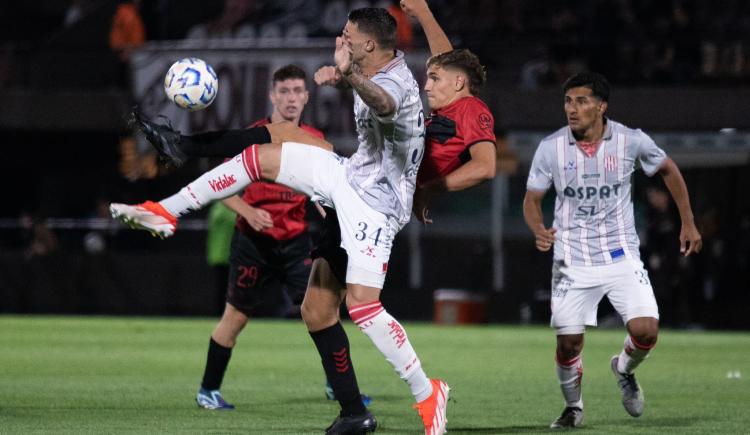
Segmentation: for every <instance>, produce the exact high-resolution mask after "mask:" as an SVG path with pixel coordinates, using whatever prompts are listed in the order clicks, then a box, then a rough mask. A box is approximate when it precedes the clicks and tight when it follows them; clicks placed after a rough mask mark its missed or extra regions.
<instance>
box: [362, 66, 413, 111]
mask: <svg viewBox="0 0 750 435" xmlns="http://www.w3.org/2000/svg"><path fill="white" fill-rule="evenodd" d="M371 80H372V82H373V83H375V84H376V85H378V86H380V87H381V88H383V90H384V91H385V92H386V93H387V94H388V95H390V96H391V98H393V102H394V104H395V105H396V110H394V111H393V113H392V114H390V115H388V116H379V115H377V114H375V116H376V117H377V118H378V119H379V120H380V121H382V122H391V121H393V120H394V119H395V118H396V115H398V111H399V108H400V107H401V105H402V104H403V102H404V100H405V99H406V95H407V89H406V87H405V86H404V84H403V82H401V81H400V80H398V79H397V78H395V77H391V76H389V75H388V74H383V73H379V74H375V76H374V77H373V78H372V79H371ZM372 113H375V112H374V111H373V112H372Z"/></svg>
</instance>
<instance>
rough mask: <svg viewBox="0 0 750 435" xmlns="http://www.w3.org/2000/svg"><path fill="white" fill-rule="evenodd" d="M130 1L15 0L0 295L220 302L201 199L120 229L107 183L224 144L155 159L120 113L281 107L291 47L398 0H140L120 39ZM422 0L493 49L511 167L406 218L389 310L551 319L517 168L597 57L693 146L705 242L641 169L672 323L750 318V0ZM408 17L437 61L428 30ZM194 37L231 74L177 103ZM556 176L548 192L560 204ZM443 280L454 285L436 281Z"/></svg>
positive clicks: (0, 216)
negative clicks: (178, 215) (204, 95)
mask: <svg viewBox="0 0 750 435" xmlns="http://www.w3.org/2000/svg"><path fill="white" fill-rule="evenodd" d="M119 3H121V2H118V1H113V0H71V1H62V0H38V1H34V2H18V3H17V4H15V5H14V6H13V8H3V20H2V21H3V25H2V26H0V101H1V102H2V109H0V137H2V149H3V157H2V158H1V159H0V173H1V174H2V179H3V183H2V185H3V189H2V191H3V196H2V205H0V247H1V249H0V313H54V314H117V315H121V314H129V315H190V316H214V315H216V314H217V313H216V310H215V308H214V307H215V306H216V302H217V301H216V298H217V297H218V296H217V295H216V292H215V291H213V287H214V283H213V280H212V277H211V275H210V271H209V266H208V265H207V264H206V257H205V242H206V215H205V213H199V214H196V215H195V216H193V217H191V218H190V219H186V220H185V221H184V222H183V223H182V225H181V229H180V231H179V232H178V233H177V235H176V236H175V237H173V238H171V239H169V240H166V241H160V240H156V239H152V238H151V237H150V236H148V235H147V234H145V233H140V232H135V231H131V230H128V229H125V228H122V227H121V226H119V225H117V224H116V223H115V222H113V221H111V220H110V219H109V218H108V213H107V204H108V203H109V202H112V201H117V202H140V201H142V200H144V199H147V198H160V197H162V196H163V195H165V194H168V193H172V192H173V191H176V189H177V188H178V187H180V186H181V185H183V184H184V183H185V182H187V181H189V180H191V179H192V178H194V177H195V176H196V175H197V174H199V173H200V172H202V171H203V170H205V169H206V168H208V167H210V166H211V165H212V164H213V163H215V162H211V161H208V160H202V161H196V162H194V163H193V164H191V165H189V166H188V167H187V168H184V169H181V170H179V171H169V170H165V169H164V168H160V167H158V166H157V165H156V162H155V156H154V155H153V154H151V153H150V151H149V149H148V148H149V147H148V146H147V145H146V144H144V143H142V142H140V141H139V140H137V139H136V138H133V137H132V136H131V135H130V134H129V132H128V131H127V129H126V127H125V122H124V118H123V116H124V115H125V113H127V111H128V110H129V108H130V107H131V106H132V105H133V104H134V103H139V104H141V105H142V106H143V107H144V109H145V110H146V112H147V113H150V114H154V115H155V114H158V113H163V114H166V115H168V116H170V117H171V118H173V120H174V121H175V124H176V126H177V127H178V128H179V129H181V130H183V131H184V132H191V131H201V130H205V129H217V128H226V127H235V128H238V127H242V126H245V125H247V124H248V123H249V122H251V121H253V120H255V119H258V118H260V117H263V116H266V115H267V114H268V110H269V106H268V102H267V91H268V85H269V82H270V74H271V73H272V72H273V70H274V69H275V68H277V67H279V66H281V65H284V64H286V63H290V62H294V63H297V64H299V65H300V66H303V67H304V68H305V70H306V71H307V72H308V74H310V75H312V73H313V72H314V71H315V70H316V69H317V68H318V67H319V66H321V65H324V64H327V63H330V61H331V57H332V52H333V49H332V46H333V44H332V42H333V37H334V36H336V35H337V34H339V32H340V30H341V28H342V26H343V24H344V22H345V20H346V13H347V11H348V10H350V9H351V8H354V7H359V6H366V5H386V6H391V5H393V4H395V2H394V3H391V2H378V1H343V0H337V1H322V0H321V1H315V0H304V1H303V0H286V1H273V2H271V1H261V0H229V1H226V2H223V1H218V0H217V1H211V2H206V1H200V0H180V1H177V0H152V1H148V0H146V1H143V2H142V3H141V4H140V9H139V14H140V16H141V18H142V20H143V22H144V23H145V29H146V42H145V43H144V44H143V45H140V46H138V47H137V48H136V49H135V50H134V51H133V52H132V53H129V56H128V57H127V59H126V60H123V59H125V58H124V57H123V56H122V53H119V52H115V51H113V50H112V48H111V47H110V43H109V41H110V30H111V26H112V20H113V17H114V15H115V12H116V9H117V6H118V4H119ZM430 4H431V7H432V9H433V11H434V12H435V14H436V16H437V18H438V21H439V22H440V23H441V24H442V25H443V26H444V28H445V30H446V32H447V33H448V35H449V36H451V37H452V38H453V39H454V42H455V45H456V46H460V47H466V48H470V49H472V50H473V51H475V52H476V53H478V54H479V56H480V57H481V58H482V60H483V62H484V63H485V65H486V66H487V69H488V76H489V83H488V86H487V88H486V90H485V93H484V99H485V101H486V102H487V103H488V105H489V106H490V109H491V110H492V111H493V113H494V114H495V117H496V126H497V129H498V131H497V134H498V136H499V137H500V138H501V140H500V143H499V148H500V152H499V154H498V159H499V163H500V166H499V168H500V169H501V170H500V172H499V173H498V176H497V178H496V179H495V180H494V181H493V182H492V183H487V184H485V185H482V186H481V187H479V188H476V189H473V190H471V191H469V192H463V193H461V194H458V195H446V196H445V197H443V198H441V199H440V201H439V203H438V204H436V206H435V209H434V211H433V214H434V221H435V223H434V224H433V225H431V226H428V227H426V228H423V227H421V226H420V225H416V224H410V226H409V227H408V229H406V230H404V231H402V233H401V234H400V235H399V237H398V239H397V242H396V244H395V247H394V252H393V256H392V261H391V271H390V273H389V279H388V281H387V283H386V289H385V291H384V303H385V304H386V305H387V306H388V307H389V310H390V311H391V312H393V313H394V315H395V316H397V317H398V318H400V319H414V320H429V319H434V318H436V319H437V320H440V321H442V322H447V323H450V322H466V321H471V322H473V321H485V322H501V323H511V324H516V323H523V324H526V323H540V324H543V323H545V322H547V320H548V312H549V309H548V306H549V291H548V288H549V270H550V258H549V255H543V254H540V253H538V252H536V251H535V249H534V244H533V239H532V237H531V234H530V232H528V230H527V229H526V227H525V225H524V223H523V218H522V213H521V202H522V198H523V194H524V190H525V179H526V174H527V171H528V165H529V160H530V157H531V155H532V153H533V151H534V149H535V147H536V145H537V144H538V141H539V139H540V138H542V137H544V136H545V135H546V134H547V133H549V132H551V131H553V130H555V129H557V128H558V127H560V126H562V125H564V122H565V118H564V116H563V111H562V94H561V90H560V85H561V83H562V81H563V80H564V79H565V78H566V77H568V76H569V75H570V74H572V73H574V72H577V71H580V70H584V69H593V70H596V71H599V72H602V73H604V74H605V75H607V76H608V78H609V79H610V80H611V82H612V84H613V86H614V92H613V95H612V98H611V104H610V115H611V117H612V118H613V119H616V120H618V121H621V122H623V123H625V124H626V125H629V126H631V127H638V128H642V129H644V130H645V131H646V132H648V133H649V134H651V135H652V136H653V137H654V138H655V139H656V142H657V143H658V144H659V145H660V146H663V147H664V148H665V149H666V150H667V152H668V153H669V154H670V155H671V156H672V157H673V158H674V160H675V161H676V162H677V163H678V165H680V168H681V169H682V170H683V173H684V175H685V178H686V181H687V183H688V188H689V190H690V193H691V199H692V204H693V209H694V212H695V216H696V220H697V222H698V224H699V228H700V230H701V232H702V235H703V237H704V241H705V248H704V252H703V253H701V254H700V255H698V256H695V257H691V258H688V259H684V258H680V257H679V255H678V241H677V234H678V232H679V221H678V217H677V214H676V212H675V210H674V207H673V206H672V205H671V204H666V203H665V202H664V196H663V195H664V186H663V184H662V183H661V181H660V180H658V179H653V180H650V179H647V178H646V177H645V176H643V175H642V174H639V175H637V178H638V179H637V180H636V183H635V185H636V188H635V189H636V190H635V206H636V213H637V216H638V224H639V228H640V236H641V240H642V244H643V246H642V249H643V258H644V262H645V263H646V264H647V266H648V267H649V268H650V271H651V276H652V279H653V282H654V289H655V292H656V293H657V298H658V300H659V302H660V308H661V311H662V323H663V325H665V326H669V327H674V328H719V329H748V328H750V316H747V315H746V307H747V306H748V303H750V280H749V279H748V274H747V273H743V271H746V270H747V269H748V266H750V195H748V193H747V192H746V189H747V187H748V186H750V164H749V160H748V155H749V153H750V134H749V132H750V117H748V115H747V114H748V113H750V86H749V85H750V42H749V41H748V35H750V4H749V3H748V2H745V1H739V0H737V1H731V0H726V1H722V2H720V4H721V6H720V7H719V6H717V2H714V1H709V0H684V1H676V0H668V1H647V0H618V1H606V0H579V1H566V2H560V1H555V0H537V1H523V0H497V1H494V0H473V1H468V0H464V1H462V0H457V1H448V0H432V1H431V2H430ZM225 8H227V9H225ZM230 8H238V9H235V10H236V11H241V13H237V14H235V15H234V16H235V17H236V18H239V19H237V20H236V23H233V24H232V25H231V26H230V27H228V28H227V29H226V32H225V35H224V37H205V31H204V32H203V33H204V35H203V36H202V34H201V27H200V25H201V24H205V23H208V22H211V21H212V20H214V19H216V18H217V17H219V16H221V15H222V13H224V12H226V11H228V10H230ZM403 24H404V25H406V26H409V22H408V20H407V21H405V22H404V23H403ZM196 26H198V27H196ZM203 29H204V30H205V27H204V28H203ZM402 33H403V34H402V35H401V39H400V44H401V45H402V47H403V48H404V49H405V50H406V51H407V52H408V56H407V57H409V58H410V62H411V65H412V67H413V69H414V70H415V75H416V76H418V77H419V80H423V77H424V74H423V73H424V60H425V59H426V58H427V50H426V46H425V41H424V38H423V36H422V33H421V30H420V29H418V27H414V28H413V29H412V32H409V31H404V32H402ZM187 56H192V57H199V58H203V59H205V60H206V61H208V62H209V63H211V64H212V65H213V66H214V68H215V69H216V70H217V72H218V73H219V76H220V79H219V80H220V93H219V96H218V98H217V101H216V102H215V103H214V105H213V106H211V107H210V108H209V109H207V110H206V111H203V112H199V113H194V114H187V113H186V112H181V111H179V110H178V109H177V108H176V107H174V106H173V105H170V103H168V102H167V101H166V99H165V98H164V96H163V89H162V87H161V80H162V78H163V75H164V73H165V71H166V69H167V68H168V66H169V65H170V64H171V63H172V62H173V61H175V60H176V59H179V58H182V57H187ZM309 86H310V92H311V103H310V104H309V105H308V108H307V110H306V113H305V116H304V121H305V122H307V123H310V124H312V125H314V126H317V127H318V128H320V129H321V130H323V131H324V132H325V133H326V134H327V136H328V137H329V138H330V139H331V140H332V141H333V142H334V143H336V144H338V145H341V146H342V147H345V146H346V145H347V144H349V145H351V144H354V143H355V141H354V138H353V137H352V131H353V126H352V125H351V123H352V116H351V96H350V95H346V94H345V93H341V92H339V91H337V90H334V89H330V88H326V89H317V88H315V87H314V85H313V84H309ZM349 151H351V149H349ZM656 178H658V177H656ZM553 197H554V195H552V194H549V195H548V197H547V198H546V199H547V203H546V207H547V215H548V216H549V215H550V211H551V210H550V208H551V205H552V203H553ZM446 289H453V290H458V291H459V292H458V293H456V292H454V293H450V292H438V291H439V290H446ZM436 295H438V296H441V295H442V296H445V295H448V296H451V295H453V296H455V295H458V296H459V300H458V301H450V300H442V301H441V300H437V301H436ZM438 299H440V298H438ZM600 314H601V316H602V317H604V318H606V317H607V316H608V315H609V314H611V309H609V310H608V308H607V307H606V306H603V307H602V309H601V311H600Z"/></svg>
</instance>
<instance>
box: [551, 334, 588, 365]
mask: <svg viewBox="0 0 750 435" xmlns="http://www.w3.org/2000/svg"><path fill="white" fill-rule="evenodd" d="M582 350H583V336H580V337H579V336H577V335H569V336H558V337H557V358H558V359H559V360H565V361H567V360H571V359H573V358H575V357H577V356H578V355H580V354H581V351H582Z"/></svg>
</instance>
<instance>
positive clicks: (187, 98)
mask: <svg viewBox="0 0 750 435" xmlns="http://www.w3.org/2000/svg"><path fill="white" fill-rule="evenodd" d="M218 90H219V79H218V77H216V73H215V72H214V69H213V68H211V65H209V64H207V63H206V62H204V61H202V60H200V59H196V58H194V57H189V58H186V59H180V60H178V61H177V62H175V63H173V64H172V66H171V67H169V71H167V75H166V76H165V77H164V92H166V93H167V98H169V99H170V100H172V101H173V102H174V103H175V104H176V105H178V106H180V107H182V108H183V109H187V110H189V111H191V112H192V111H195V110H201V109H205V108H206V107H208V106H209V104H211V103H212V102H213V101H214V98H216V93H217V92H218Z"/></svg>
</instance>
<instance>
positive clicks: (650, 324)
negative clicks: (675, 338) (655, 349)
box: [628, 317, 659, 347]
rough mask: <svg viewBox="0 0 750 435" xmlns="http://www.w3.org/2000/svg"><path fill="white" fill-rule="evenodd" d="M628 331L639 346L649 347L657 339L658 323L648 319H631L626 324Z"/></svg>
mask: <svg viewBox="0 0 750 435" xmlns="http://www.w3.org/2000/svg"><path fill="white" fill-rule="evenodd" d="M628 330H629V332H630V335H631V336H632V337H633V339H635V341H636V342H637V343H638V344H639V345H642V346H644V347H651V346H653V345H655V344H656V340H657V339H658V337H659V321H658V320H657V319H654V318H650V317H641V318H637V319H633V320H631V321H630V322H629V324H628Z"/></svg>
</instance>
